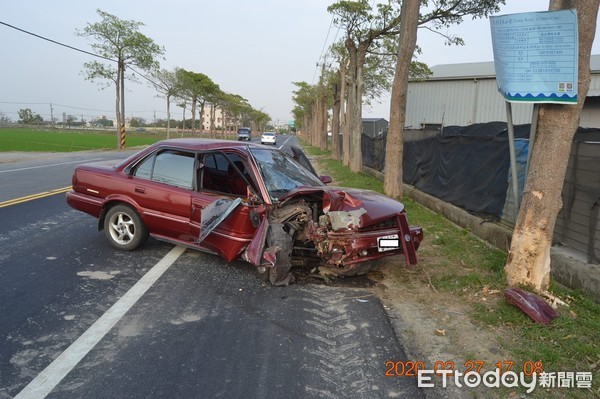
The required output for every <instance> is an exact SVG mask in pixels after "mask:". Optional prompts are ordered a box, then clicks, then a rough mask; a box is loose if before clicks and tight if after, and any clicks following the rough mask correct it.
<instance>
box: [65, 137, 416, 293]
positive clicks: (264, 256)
mask: <svg viewBox="0 0 600 399" xmlns="http://www.w3.org/2000/svg"><path fill="white" fill-rule="evenodd" d="M330 182H331V178H330V177H328V176H317V174H316V172H315V170H314V168H313V167H312V165H311V164H310V162H309V160H308V158H307V157H306V156H305V155H304V153H303V152H302V151H301V150H300V149H299V148H296V147H291V148H290V153H287V152H284V151H283V150H280V149H278V148H267V147H264V146H261V145H260V144H252V143H239V142H237V141H224V140H206V139H172V140H165V141H161V142H158V143H156V144H153V145H152V146H150V147H148V148H146V149H144V150H142V151H140V152H138V153H136V154H134V155H132V156H131V157H129V158H127V159H126V160H124V161H121V162H118V163H116V164H115V162H114V161H111V162H97V163H89V164H82V165H78V166H77V167H76V168H75V171H74V173H73V178H72V184H73V189H72V190H71V191H69V192H68V193H67V194H66V200H67V203H68V204H69V205H70V206H71V207H73V208H74V209H77V210H79V211H82V212H85V213H88V214H90V215H92V216H94V217H96V218H98V220H99V224H98V227H99V229H100V230H104V233H105V235H106V238H107V239H108V241H109V242H110V244H111V245H112V246H114V247H115V248H118V249H122V250H134V249H136V248H138V247H139V246H140V245H142V244H143V243H144V242H145V241H146V239H147V238H148V236H152V237H155V238H157V239H160V240H164V241H168V242H171V243H174V244H180V245H184V246H186V247H190V248H194V249H198V250H201V251H206V252H210V253H215V254H218V255H220V256H221V257H223V258H224V259H225V260H227V261H228V262H231V261H233V260H235V259H238V258H242V259H243V260H245V261H247V262H249V263H251V264H252V265H254V267H255V268H256V269H255V270H256V272H257V273H258V274H259V275H260V276H261V277H262V278H264V279H269V280H270V281H271V283H273V284H275V285H287V284H289V283H290V282H291V281H293V275H292V274H291V272H290V269H291V267H292V266H304V267H306V268H311V269H312V268H314V267H318V269H319V270H320V271H321V272H323V273H328V274H335V275H344V276H351V275H356V274H364V273H366V272H368V271H370V270H372V269H374V268H376V267H377V263H378V260H379V259H381V258H383V257H387V256H398V255H403V256H404V258H405V259H406V263H407V264H408V265H414V264H416V262H417V258H416V250H417V249H418V248H419V244H420V243H421V241H422V239H423V231H422V229H421V228H420V227H409V225H408V218H407V215H406V212H405V210H404V205H403V204H402V203H400V202H398V201H395V200H393V199H391V198H389V197H386V196H384V195H382V194H379V193H376V192H374V191H370V190H361V189H350V188H340V187H329V186H327V185H326V183H330Z"/></svg>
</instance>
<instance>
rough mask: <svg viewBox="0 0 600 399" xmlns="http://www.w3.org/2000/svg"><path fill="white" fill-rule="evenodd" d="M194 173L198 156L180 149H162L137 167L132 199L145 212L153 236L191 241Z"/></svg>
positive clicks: (144, 218) (145, 220)
mask: <svg viewBox="0 0 600 399" xmlns="http://www.w3.org/2000/svg"><path fill="white" fill-rule="evenodd" d="M194 171H195V154H194V153H193V152H186V151H181V150H177V149H161V150H159V151H157V152H156V153H154V154H151V155H150V156H149V157H147V158H146V159H145V160H144V161H142V162H141V163H140V164H139V165H138V166H136V168H135V170H134V171H133V175H132V183H133V184H132V191H133V192H132V193H130V195H131V197H132V198H133V199H134V200H135V201H136V202H137V204H138V205H139V206H140V208H141V209H142V212H141V216H142V218H143V220H144V223H145V224H146V226H147V228H148V230H149V232H150V233H151V234H153V235H156V236H161V237H165V238H168V239H172V240H179V241H185V242H189V241H190V240H191V237H190V229H189V224H190V213H191V196H192V192H193V188H194V186H195V182H194Z"/></svg>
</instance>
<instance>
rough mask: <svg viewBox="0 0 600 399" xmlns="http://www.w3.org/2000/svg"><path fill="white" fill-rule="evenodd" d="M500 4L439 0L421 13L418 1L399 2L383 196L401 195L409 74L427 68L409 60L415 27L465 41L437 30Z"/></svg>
mask: <svg viewBox="0 0 600 399" xmlns="http://www.w3.org/2000/svg"><path fill="white" fill-rule="evenodd" d="M500 3H504V0H477V1H476V0H468V1H467V0H440V1H436V2H432V5H433V8H428V9H427V10H426V12H425V14H423V15H421V14H420V13H419V11H420V8H419V1H418V0H406V1H404V2H403V3H402V12H401V13H402V14H405V13H406V15H403V16H402V22H401V34H400V37H399V40H398V52H397V54H398V58H397V64H396V72H395V75H394V83H393V85H392V96H391V104H390V126H389V128H388V136H387V143H386V151H385V160H386V161H385V164H386V168H385V178H384V190H385V193H386V195H389V196H391V197H398V198H402V196H403V180H402V175H403V172H402V157H403V141H404V125H405V121H406V95H407V93H406V92H407V88H408V79H409V77H421V76H422V75H423V74H427V72H428V70H429V68H427V67H426V66H425V65H424V64H421V63H417V62H412V58H413V55H414V52H415V47H416V40H417V27H418V26H422V27H426V28H427V29H430V30H434V31H436V32H438V33H439V34H440V35H441V36H443V37H444V38H445V39H446V43H447V44H459V45H460V44H464V42H463V40H462V39H461V38H459V37H456V36H452V35H449V34H446V33H440V30H441V29H446V28H448V27H449V26H450V25H451V24H458V23H460V22H461V21H462V18H463V17H465V16H467V15H469V16H471V17H473V18H481V17H484V16H488V15H490V14H492V13H494V12H497V11H499V7H498V4H500ZM417 20H418V21H417ZM430 25H431V26H430ZM409 66H410V67H409ZM419 75H420V76H419Z"/></svg>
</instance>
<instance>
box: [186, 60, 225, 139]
mask: <svg viewBox="0 0 600 399" xmlns="http://www.w3.org/2000/svg"><path fill="white" fill-rule="evenodd" d="M177 79H178V80H179V82H180V83H179V84H180V85H181V86H180V87H181V92H182V93H183V95H184V96H185V98H186V99H188V100H190V101H191V103H192V104H191V105H192V132H194V131H195V130H196V108H197V105H198V103H199V104H200V111H199V114H200V125H202V118H203V113H204V104H205V103H206V100H207V98H208V97H209V96H212V95H214V94H215V93H217V91H218V90H219V86H218V85H217V84H215V83H214V82H213V81H212V80H211V79H210V78H209V77H208V76H206V75H205V74H203V73H197V72H192V71H186V70H185V69H181V68H180V69H178V70H177Z"/></svg>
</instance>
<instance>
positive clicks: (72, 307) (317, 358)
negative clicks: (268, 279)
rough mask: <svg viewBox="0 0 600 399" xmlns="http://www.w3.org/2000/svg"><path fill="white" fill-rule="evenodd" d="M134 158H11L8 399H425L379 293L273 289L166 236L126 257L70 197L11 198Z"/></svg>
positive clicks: (7, 191)
mask: <svg viewBox="0 0 600 399" xmlns="http://www.w3.org/2000/svg"><path fill="white" fill-rule="evenodd" d="M285 139H286V137H279V140H280V142H279V143H278V144H281V143H283V141H285ZM255 140H257V138H255ZM294 140H295V139H294ZM291 142H292V141H289V142H288V143H287V144H289V143H291ZM124 155H126V154H125V153H123V152H116V151H115V152H106V153H104V152H103V153H100V152H90V153H78V154H65V155H53V156H51V157H42V158H40V159H28V160H25V161H20V162H10V163H0V187H2V191H1V193H0V287H1V289H0V317H1V319H0V320H1V322H0V398H2V399H3V398H10V397H14V396H17V397H22V398H43V397H48V398H107V397H110V398H213V397H217V398H218V397H223V398H239V397H244V398H282V397H285V398H419V397H424V396H423V394H422V392H421V391H420V390H419V389H418V388H417V387H416V382H415V380H414V379H411V378H406V377H385V371H386V366H385V363H386V361H388V360H394V361H398V360H406V356H405V354H404V352H403V350H402V345H401V343H400V342H399V341H398V339H397V337H396V335H395V333H394V330H393V328H392V326H391V323H390V320H389V318H388V315H387V314H386V312H385V309H384V308H383V306H382V305H381V302H380V301H379V299H378V298H377V297H376V296H375V294H374V293H373V291H372V290H370V289H369V288H368V287H367V286H365V287H363V288H355V287H340V286H336V287H332V286H325V285H321V284H313V283H307V282H304V283H298V284H294V285H291V286H289V287H272V286H270V285H265V284H263V283H261V282H260V281H259V280H258V279H257V278H256V277H254V275H253V274H252V271H251V266H250V265H248V264H246V263H244V262H233V263H229V264H228V263H227V262H225V261H223V260H221V259H220V258H218V257H216V256H213V255H208V254H203V253H200V252H196V251H192V250H189V249H188V250H184V249H183V248H179V247H173V245H170V244H166V243H162V242H159V241H156V240H153V239H150V240H149V241H148V243H147V244H146V245H145V246H143V247H142V248H141V249H139V250H136V251H134V252H120V251H117V250H115V249H113V248H112V247H110V246H109V244H108V242H107V240H106V239H105V238H104V235H103V233H102V232H99V231H98V230H97V221H96V220H95V219H94V218H92V217H90V216H88V215H86V214H83V213H80V212H77V211H75V210H72V209H70V208H69V207H68V206H67V205H66V202H65V200H64V194H62V193H60V194H54V195H48V196H44V197H40V198H36V199H32V200H29V201H23V202H21V201H13V202H10V203H8V202H7V201H12V200H14V199H17V198H20V197H23V196H29V195H31V194H35V193H39V192H49V191H51V190H55V189H59V188H63V187H66V186H68V185H69V184H70V178H71V173H72V170H73V167H74V165H75V164H76V163H79V162H83V161H85V160H86V159H90V160H91V159H94V160H96V159H98V158H102V159H117V158H122V157H123V156H124ZM8 204H10V205H8Z"/></svg>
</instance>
